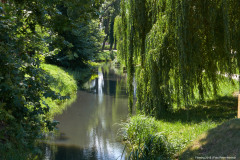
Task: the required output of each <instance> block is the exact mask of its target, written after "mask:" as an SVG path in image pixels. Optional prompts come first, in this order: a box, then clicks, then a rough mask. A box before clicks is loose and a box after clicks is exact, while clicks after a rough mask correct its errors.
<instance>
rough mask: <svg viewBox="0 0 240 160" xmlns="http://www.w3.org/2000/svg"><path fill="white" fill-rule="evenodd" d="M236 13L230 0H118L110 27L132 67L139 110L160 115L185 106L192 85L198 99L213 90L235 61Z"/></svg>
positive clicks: (235, 5)
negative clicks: (118, 9)
mask: <svg viewBox="0 0 240 160" xmlns="http://www.w3.org/2000/svg"><path fill="white" fill-rule="evenodd" d="M239 14H240V12H239V2H238V1H234V0H230V1H226V0H217V1H208V0H190V1H189V0H176V1H175V0H159V1H153V0H143V1H138V0H131V1H127V0H123V1H122V2H121V14H120V17H119V18H120V19H121V20H119V18H118V23H117V24H116V25H115V28H118V29H116V31H115V32H116V35H117V38H118V39H117V40H118V42H119V43H118V51H119V52H120V53H119V55H121V57H122V58H123V59H124V61H127V63H126V64H127V67H128V69H129V68H132V67H133V66H134V68H135V70H134V69H129V73H128V74H129V75H132V74H134V75H135V79H136V81H137V86H138V87H137V98H138V101H137V107H138V109H139V110H143V111H144V112H145V113H147V114H153V115H156V116H160V115H161V114H162V113H164V112H165V111H167V110H168V109H170V108H172V107H173V105H174V104H178V105H180V104H184V105H185V106H186V107H188V106H189V105H190V104H191V103H192V102H193V100H194V99H195V98H196V97H195V96H196V94H195V93H194V90H198V91H199V94H200V98H201V99H204V95H206V93H207V92H209V90H211V91H212V92H214V93H215V94H217V92H216V91H217V88H218V86H217V82H218V81H219V75H218V74H219V72H221V73H228V74H232V73H234V72H235V70H236V68H238V66H239V55H240V54H239V51H240V50H239V46H238V45H236V44H237V42H238V40H239V37H240V36H239V33H240V30H239V29H240V28H239V27H240V25H239V24H240V23H239V22H240V21H239ZM120 28H121V29H120ZM132 28H134V32H132ZM120 35H121V36H120ZM132 39H133V40H132ZM132 50H133V51H132ZM125 54H127V55H126V56H125ZM130 57H133V59H134V61H132V58H130ZM236 61H237V62H238V65H237V63H236ZM128 78H129V79H132V78H133V76H128ZM128 82H129V83H128V85H129V86H131V85H132V80H129V81H128ZM130 88H131V87H130ZM130 108H131V106H130Z"/></svg>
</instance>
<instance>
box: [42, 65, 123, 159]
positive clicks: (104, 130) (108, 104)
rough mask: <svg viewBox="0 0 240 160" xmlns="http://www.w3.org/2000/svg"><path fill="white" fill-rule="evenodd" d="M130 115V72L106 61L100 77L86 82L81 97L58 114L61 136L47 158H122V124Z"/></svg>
mask: <svg viewBox="0 0 240 160" xmlns="http://www.w3.org/2000/svg"><path fill="white" fill-rule="evenodd" d="M127 116H128V98H127V94H126V75H124V74H120V73H118V74H117V72H116V69H114V67H113V66H111V64H105V65H103V66H101V67H99V68H98V78H96V79H94V80H91V81H89V82H87V83H86V84H84V89H82V90H80V91H78V93H77V100H76V101H75V102H74V103H73V104H72V105H71V106H69V107H68V108H67V109H66V110H65V111H64V112H63V114H62V115H59V116H56V117H55V120H57V121H59V122H60V124H59V125H58V126H57V128H58V136H54V138H53V140H52V141H50V142H49V143H50V144H51V145H47V146H46V151H45V160H95V159H98V160H101V159H102V160H116V159H119V160H120V159H121V155H122V152H123V150H124V145H123V144H122V143H121V141H120V138H119V137H118V135H117V133H118V130H119V125H118V124H119V123H120V122H121V121H124V120H126V118H127ZM122 159H125V154H123V157H122Z"/></svg>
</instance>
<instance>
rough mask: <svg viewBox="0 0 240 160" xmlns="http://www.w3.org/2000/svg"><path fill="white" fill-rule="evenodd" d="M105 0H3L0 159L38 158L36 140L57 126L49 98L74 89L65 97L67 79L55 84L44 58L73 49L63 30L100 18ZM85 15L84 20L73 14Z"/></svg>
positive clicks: (0, 7) (0, 22) (0, 20)
mask: <svg viewBox="0 0 240 160" xmlns="http://www.w3.org/2000/svg"><path fill="white" fill-rule="evenodd" d="M100 2H101V1H100V0H91V1H85V0H80V1H79V0H68V1H62V0H60V1H56V0H53V1H48V0H38V1H35V0H24V1H19V0H12V1H1V2H0V50H1V54H0V64H1V68H0V159H34V158H35V155H38V154H40V151H39V150H38V148H37V147H36V145H35V144H36V142H37V141H36V140H37V139H40V138H41V136H42V130H43V128H46V129H48V130H52V129H53V128H54V126H55V125H56V123H53V122H52V121H51V120H50V119H49V117H48V114H49V110H50V108H51V107H52V106H49V105H52V104H49V103H48V102H47V101H48V100H47V99H48V98H51V99H52V100H55V99H61V100H63V99H66V98H67V96H69V95H70V94H68V93H67V92H70V90H71V89H72V88H74V87H72V86H71V87H70V88H71V89H69V90H68V88H66V89H67V90H68V91H67V92H66V95H65V93H63V95H64V96H61V95H60V93H61V92H63V90H62V88H63V87H65V86H64V85H62V83H57V85H59V86H54V85H55V84H54V85H53V84H52V83H51V85H52V86H49V83H48V82H49V81H50V82H51V80H52V82H53V81H54V80H53V79H54V78H52V79H51V75H50V76H49V75H48V74H46V72H45V71H44V70H42V69H41V68H40V64H41V61H43V60H44V58H45V56H49V55H52V54H56V53H58V52H59V51H60V50H61V49H63V48H64V46H68V47H71V44H70V43H69V42H68V41H64V38H63V37H64V36H62V35H60V32H58V31H61V30H70V29H72V28H71V27H74V26H76V25H75V24H81V23H84V22H87V21H88V20H89V19H88V17H89V18H90V17H93V16H94V15H95V16H96V13H92V12H94V11H95V10H96V8H98V7H99V6H100ZM62 4H63V5H64V6H67V7H68V9H69V10H68V14H69V15H72V16H71V20H70V19H69V17H66V16H65V15H64V13H62V12H60V9H59V8H58V6H59V5H62ZM90 6H91V7H90ZM78 7H81V9H79V8H78ZM76 8H78V9H76ZM75 9H76V10H75ZM70 11H76V12H78V14H75V13H73V12H71V13H70ZM90 12H91V13H90ZM80 14H82V15H81V16H80V17H82V19H81V18H79V16H78V17H77V18H78V19H75V18H76V17H74V16H73V15H80ZM74 20H76V21H74ZM69 22H74V23H73V24H74V25H69ZM60 24H61V25H60ZM91 27H96V25H93V26H91ZM88 33H89V32H88ZM92 34H94V33H92ZM77 36H79V33H77ZM89 39H91V38H89ZM54 83H55V81H54ZM64 83H65V82H64ZM60 86H61V87H62V88H61V87H60ZM53 87H60V88H59V92H58V90H56V92H57V93H56V92H55V91H53ZM43 97H44V98H45V99H44V98H43ZM44 100H46V102H44Z"/></svg>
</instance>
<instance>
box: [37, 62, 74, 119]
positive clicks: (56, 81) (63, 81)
mask: <svg viewBox="0 0 240 160" xmlns="http://www.w3.org/2000/svg"><path fill="white" fill-rule="evenodd" d="M41 68H42V69H43V70H45V71H46V72H47V74H48V76H49V86H50V88H51V90H53V91H55V92H56V93H58V94H60V95H61V96H67V97H69V98H70V99H67V100H59V99H57V100H53V99H51V98H44V97H43V98H42V101H44V102H45V103H46V104H47V105H49V107H50V113H49V116H50V117H52V116H54V115H56V114H60V113H62V111H63V110H64V109H65V108H66V107H67V106H69V105H70V104H71V103H72V102H74V101H75V99H76V92H77V82H76V80H75V79H74V78H73V76H71V75H70V74H68V73H67V72H66V71H64V70H63V69H62V68H60V67H58V66H55V65H51V64H41Z"/></svg>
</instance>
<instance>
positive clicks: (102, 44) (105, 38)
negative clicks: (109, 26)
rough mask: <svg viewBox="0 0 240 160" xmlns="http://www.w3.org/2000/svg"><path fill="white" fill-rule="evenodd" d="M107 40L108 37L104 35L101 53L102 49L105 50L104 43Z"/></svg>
mask: <svg viewBox="0 0 240 160" xmlns="http://www.w3.org/2000/svg"><path fill="white" fill-rule="evenodd" d="M107 40H108V35H106V37H105V38H104V40H103V44H102V51H103V50H104V48H105V43H106V41H107Z"/></svg>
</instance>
